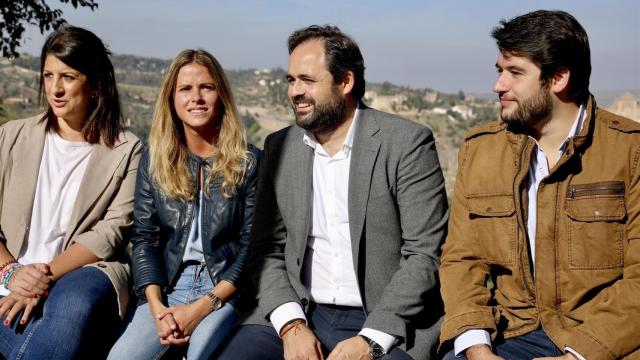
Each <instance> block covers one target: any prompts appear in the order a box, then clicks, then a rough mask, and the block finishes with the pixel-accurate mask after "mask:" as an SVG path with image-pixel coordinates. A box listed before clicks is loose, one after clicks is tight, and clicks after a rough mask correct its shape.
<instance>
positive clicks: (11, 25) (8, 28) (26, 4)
mask: <svg viewBox="0 0 640 360" xmlns="http://www.w3.org/2000/svg"><path fill="white" fill-rule="evenodd" d="M60 2H63V3H71V5H73V7H74V8H76V9H77V8H78V6H80V7H88V8H89V9H91V10H92V11H93V10H94V9H96V8H97V7H98V4H97V3H96V1H95V0H60ZM0 15H2V21H0V49H2V56H4V57H6V58H9V57H18V55H19V54H18V52H17V51H16V48H17V47H18V46H20V43H21V42H22V36H23V35H24V31H25V30H26V28H25V25H34V26H38V27H39V28H40V33H41V34H44V33H45V31H49V30H52V29H53V30H55V29H57V28H58V27H60V25H62V24H64V23H65V22H66V21H65V20H64V18H63V17H62V10H60V9H51V7H50V6H49V5H47V3H46V2H45V1H44V0H2V6H0Z"/></svg>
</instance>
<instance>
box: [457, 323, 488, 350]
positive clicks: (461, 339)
mask: <svg viewBox="0 0 640 360" xmlns="http://www.w3.org/2000/svg"><path fill="white" fill-rule="evenodd" d="M479 344H485V345H489V347H491V336H489V332H488V331H486V330H482V329H470V330H467V331H465V332H463V333H462V334H460V335H458V337H456V340H455V341H454V342H453V351H454V354H455V355H456V357H461V354H462V353H463V352H464V351H465V350H467V349H468V348H470V347H472V346H473V345H479ZM463 355H464V354H463Z"/></svg>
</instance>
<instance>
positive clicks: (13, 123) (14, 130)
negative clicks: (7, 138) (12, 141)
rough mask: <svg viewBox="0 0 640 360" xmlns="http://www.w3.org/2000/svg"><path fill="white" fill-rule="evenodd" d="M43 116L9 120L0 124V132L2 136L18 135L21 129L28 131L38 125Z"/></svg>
mask: <svg viewBox="0 0 640 360" xmlns="http://www.w3.org/2000/svg"><path fill="white" fill-rule="evenodd" d="M42 116H43V114H38V115H35V116H31V117H28V118H24V119H17V120H9V121H7V122H6V123H4V124H2V126H1V127H0V131H2V132H3V133H4V134H7V135H9V134H18V133H20V132H21V131H22V130H23V129H30V128H33V127H35V126H36V125H38V123H40V121H42Z"/></svg>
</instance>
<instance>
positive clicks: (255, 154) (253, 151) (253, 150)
mask: <svg viewBox="0 0 640 360" xmlns="http://www.w3.org/2000/svg"><path fill="white" fill-rule="evenodd" d="M247 151H248V153H249V154H248V155H249V156H248V159H247V164H246V167H247V168H248V169H255V168H256V167H257V165H258V162H259V161H260V158H261V157H262V150H260V149H259V148H258V147H256V146H255V145H253V144H248V145H247Z"/></svg>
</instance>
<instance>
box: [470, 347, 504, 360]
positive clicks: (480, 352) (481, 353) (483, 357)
mask: <svg viewBox="0 0 640 360" xmlns="http://www.w3.org/2000/svg"><path fill="white" fill-rule="evenodd" d="M464 354H465V355H466V357H467V359H468V360H503V359H502V358H501V357H500V356H498V355H496V354H494V353H493V352H491V348H490V347H489V345H485V344H478V345H473V346H471V347H470V348H468V349H467V350H465V353H464Z"/></svg>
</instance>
